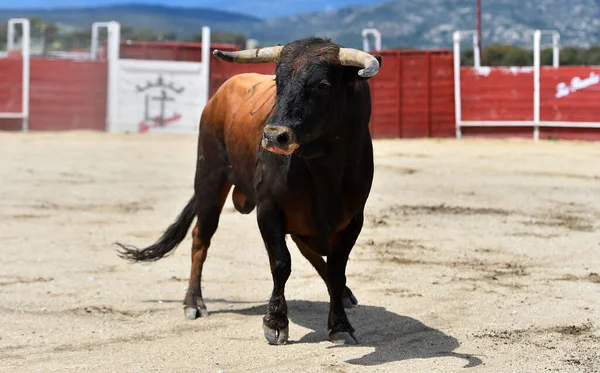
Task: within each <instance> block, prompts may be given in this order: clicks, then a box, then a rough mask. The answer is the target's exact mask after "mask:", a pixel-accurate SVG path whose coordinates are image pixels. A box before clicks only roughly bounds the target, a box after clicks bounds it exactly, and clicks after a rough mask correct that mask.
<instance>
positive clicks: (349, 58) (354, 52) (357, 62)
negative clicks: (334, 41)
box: [339, 48, 379, 78]
mask: <svg viewBox="0 0 600 373" xmlns="http://www.w3.org/2000/svg"><path fill="white" fill-rule="evenodd" d="M339 59H340V63H341V64H342V65H343V66H355V67H362V69H361V70H359V71H358V75H360V76H361V77H363V78H370V77H373V76H375V75H376V74H377V73H378V72H379V61H377V59H376V58H375V57H373V56H372V55H370V54H369V53H367V52H363V51H360V50H358V49H354V48H340V54H339Z"/></svg>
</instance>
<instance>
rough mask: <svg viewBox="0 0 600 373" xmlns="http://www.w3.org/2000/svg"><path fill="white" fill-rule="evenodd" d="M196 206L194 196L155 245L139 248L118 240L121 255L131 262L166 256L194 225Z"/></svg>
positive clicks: (148, 260) (152, 260)
mask: <svg viewBox="0 0 600 373" xmlns="http://www.w3.org/2000/svg"><path fill="white" fill-rule="evenodd" d="M196 208H197V206H196V197H195V196H193V197H192V199H190V201H189V202H188V203H187V205H186V206H185V208H184V209H183V211H182V212H181V213H180V214H179V216H178V217H177V220H175V222H174V223H173V224H171V226H169V228H167V230H166V231H165V233H163V235H162V236H161V237H160V239H159V240H158V241H156V243H155V244H154V245H152V246H148V247H147V248H145V249H138V248H137V247H135V246H131V245H123V244H121V243H118V242H116V244H117V245H118V246H119V247H121V249H123V250H117V252H118V253H119V256H120V257H121V258H123V259H127V260H129V261H131V262H154V261H157V260H159V259H161V258H164V257H165V256H167V255H168V254H170V253H172V252H173V251H174V250H175V248H176V247H177V245H179V244H180V243H181V241H183V239H184V238H185V235H186V234H187V232H188V229H189V228H190V225H192V222H193V221H194V218H195V217H196Z"/></svg>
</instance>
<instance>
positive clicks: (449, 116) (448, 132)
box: [429, 53, 456, 137]
mask: <svg viewBox="0 0 600 373" xmlns="http://www.w3.org/2000/svg"><path fill="white" fill-rule="evenodd" d="M453 63H454V58H453V56H452V55H451V54H450V53H448V54H436V53H432V54H431V62H430V82H429V87H430V88H429V95H430V99H429V105H430V109H429V110H430V113H431V119H430V131H429V135H430V136H431V137H454V136H455V120H456V117H455V108H456V106H455V104H454V68H453Z"/></svg>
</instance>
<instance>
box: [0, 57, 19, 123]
mask: <svg viewBox="0 0 600 373" xmlns="http://www.w3.org/2000/svg"><path fill="white" fill-rule="evenodd" d="M22 74H23V66H22V64H21V59H20V55H19V56H18V58H14V57H12V56H11V57H9V58H2V59H0V112H2V113H20V112H21V110H22V107H21V102H22V100H21V95H22V90H21V86H22V77H23V75H22ZM21 126H22V120H21V119H0V130H11V131H16V130H20V129H21Z"/></svg>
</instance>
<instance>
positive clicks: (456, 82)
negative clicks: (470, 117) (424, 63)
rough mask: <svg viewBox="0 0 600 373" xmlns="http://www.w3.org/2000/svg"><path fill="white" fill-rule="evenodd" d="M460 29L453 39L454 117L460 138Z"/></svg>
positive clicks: (458, 137)
mask: <svg viewBox="0 0 600 373" xmlns="http://www.w3.org/2000/svg"><path fill="white" fill-rule="evenodd" d="M460 39H461V37H460V31H455V32H454V35H453V40H454V117H455V121H456V138H457V139H460V138H462V132H461V129H460V123H461V112H460V110H461V106H460Z"/></svg>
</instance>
